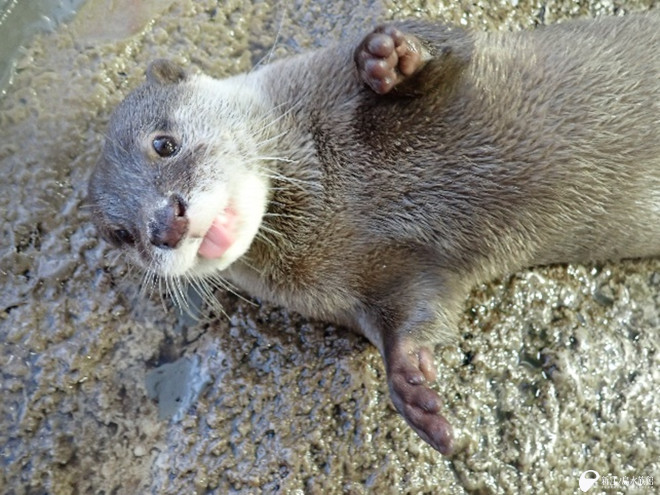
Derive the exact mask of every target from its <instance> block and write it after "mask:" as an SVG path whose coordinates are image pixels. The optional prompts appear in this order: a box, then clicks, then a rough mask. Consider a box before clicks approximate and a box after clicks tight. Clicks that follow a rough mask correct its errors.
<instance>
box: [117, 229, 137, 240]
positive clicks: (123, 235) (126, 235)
mask: <svg viewBox="0 0 660 495" xmlns="http://www.w3.org/2000/svg"><path fill="white" fill-rule="evenodd" d="M113 234H114V237H115V239H116V240H117V241H118V242H119V243H123V244H133V242H135V241H134V239H133V236H132V235H131V233H130V232H129V231H128V230H126V229H117V230H115V231H114V232H113Z"/></svg>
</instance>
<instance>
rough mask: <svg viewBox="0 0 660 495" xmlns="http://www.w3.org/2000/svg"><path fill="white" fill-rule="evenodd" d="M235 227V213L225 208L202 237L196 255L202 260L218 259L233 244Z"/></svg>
mask: <svg viewBox="0 0 660 495" xmlns="http://www.w3.org/2000/svg"><path fill="white" fill-rule="evenodd" d="M235 225H236V212H235V211H234V210H233V209H231V208H227V209H226V210H225V212H224V214H222V215H218V216H217V217H215V219H214V220H213V223H212V224H211V227H210V228H209V230H208V232H207V233H206V235H205V236H204V240H202V244H201V245H200V246H199V250H198V251H197V254H199V255H200V256H201V257H202V258H207V259H211V260H214V259H218V258H221V257H222V255H223V254H225V253H226V252H227V249H229V248H230V247H231V245H232V244H233V243H234V241H235V240H236V239H235V236H234V227H235Z"/></svg>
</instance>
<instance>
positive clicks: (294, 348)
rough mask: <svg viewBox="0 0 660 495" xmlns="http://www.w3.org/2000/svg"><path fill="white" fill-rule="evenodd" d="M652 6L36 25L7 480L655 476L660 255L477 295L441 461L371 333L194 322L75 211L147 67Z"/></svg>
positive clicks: (274, 323) (444, 481)
mask: <svg viewBox="0 0 660 495" xmlns="http://www.w3.org/2000/svg"><path fill="white" fill-rule="evenodd" d="M652 4H653V2H652V1H650V0H649V1H640V2H634V3H633V2H630V3H628V2H626V3H623V2H611V1H595V2H588V1H584V2H569V1H562V0H557V1H549V2H542V1H527V0H518V1H510V2H507V1H502V2H498V3H494V2H486V1H482V0H478V1H475V2H455V3H452V2H436V3H432V2H425V1H423V0H416V1H413V0H409V1H404V2H384V3H379V2H368V1H365V2H357V1H350V0H347V1H341V2H333V3H332V4H328V3H326V2H320V1H313V0H307V1H299V2H281V3H279V4H277V5H271V4H269V3H265V2H253V3H251V4H248V3H246V2H241V1H233V2H232V1H226V2H215V1H210V0H202V1H185V0H182V1H176V2H171V1H151V2H130V1H126V0H123V1H119V2H108V1H103V0H92V1H90V2H88V3H87V4H86V5H85V6H84V7H83V8H82V9H81V11H80V12H79V14H78V16H77V18H75V19H74V20H73V21H72V22H71V23H70V24H66V25H64V26H62V27H61V28H60V29H58V30H57V31H56V32H54V33H48V34H43V35H40V36H38V37H37V38H36V39H35V40H34V41H33V42H32V43H30V44H29V45H28V46H27V47H26V48H25V49H24V51H23V52H22V54H21V55H20V57H19V59H18V60H17V63H16V69H15V71H16V72H15V74H14V77H13V85H12V86H10V87H8V88H7V93H6V95H5V96H4V97H2V99H1V100H0V175H1V176H2V183H1V185H0V191H1V194H0V211H2V216H1V217H0V222H1V223H0V225H1V226H2V227H1V228H2V231H1V235H0V239H2V240H1V241H0V370H1V373H2V378H1V381H0V391H1V395H0V397H1V398H2V407H1V408H0V465H1V466H2V469H0V492H1V493H4V494H46V493H48V494H57V495H60V494H74V493H94V494H135V493H140V494H142V493H145V494H146V493H153V494H188V493H200V494H202V493H213V494H226V493H244V494H251V493H283V494H288V493H294V494H297V493H300V494H302V493H305V494H307V493H309V494H340V493H346V494H363V493H364V494H366V493H382V494H385V493H388V494H389V493H391V494H399V493H403V494H406V493H410V494H421V493H428V494H442V493H450V494H464V493H550V494H553V493H558V494H560V493H576V492H577V491H578V488H577V487H578V479H579V477H580V474H581V473H582V472H583V471H585V470H587V469H593V470H596V471H598V472H599V473H600V475H601V476H608V475H609V476H617V477H619V479H623V477H629V478H630V477H640V476H644V477H651V476H653V477H654V479H655V486H657V484H658V483H660V398H659V395H660V394H658V387H659V384H660V366H659V364H660V352H659V351H660V349H659V348H660V344H659V339H658V337H659V335H660V295H659V294H660V262H659V261H658V260H647V261H634V262H625V263H616V264H602V265H592V266H559V267H546V268H538V269H534V270H531V271H526V272H523V273H519V274H517V275H514V276H512V277H510V278H507V279H503V280H499V281H494V282H492V283H490V284H487V285H483V286H480V287H476V288H475V290H474V292H473V294H472V296H471V297H470V299H469V300H468V301H466V303H465V314H464V317H463V319H462V321H461V327H460V332H459V335H460V338H459V339H458V340H457V342H456V343H455V344H453V345H449V346H446V347H438V348H437V349H436V362H437V365H438V368H439V376H440V378H439V380H438V383H437V385H436V388H437V390H438V391H439V393H440V394H441V396H442V397H444V398H445V399H446V412H447V416H448V417H449V418H451V419H452V420H453V423H454V425H455V426H456V428H457V449H456V453H455V454H454V455H453V456H452V457H449V458H445V457H442V456H440V455H439V454H438V453H437V452H435V451H433V450H432V449H431V448H430V447H428V446H427V445H426V444H424V443H423V442H422V441H420V439H419V438H418V437H417V436H416V434H415V433H414V432H413V431H412V430H411V429H410V428H408V427H407V426H406V425H405V424H404V422H403V420H402V419H401V418H400V417H399V415H398V414H396V412H395V411H394V409H393V408H392V406H391V405H390V403H389V399H388V394H387V386H386V384H385V379H384V374H385V373H384V369H383V365H382V362H381V359H380V357H379V355H378V353H377V351H376V350H375V349H374V348H372V347H371V346H370V345H369V344H368V343H367V342H366V341H365V340H363V339H362V338H360V337H358V336H356V335H353V334H351V333H349V332H347V331H345V330H343V329H340V328H335V327H333V326H330V325H327V324H324V323H322V322H309V321H306V320H304V319H303V318H301V317H299V316H297V315H295V314H290V313H287V312H286V311H283V310H281V309H279V308H276V307H272V306H269V305H267V304H260V305H255V304H249V303H247V302H245V301H244V300H242V299H240V298H238V297H236V296H234V295H232V294H223V293H220V294H219V298H220V299H221V302H222V304H223V306H224V308H225V312H226V313H227V316H224V315H213V314H208V315H206V317H205V318H203V319H202V320H200V321H199V322H194V321H191V320H190V319H189V318H187V317H185V316H181V315H179V314H178V313H177V311H176V310H175V309H174V308H172V305H171V303H170V302H168V301H165V302H163V301H161V298H160V297H159V296H158V295H157V294H152V295H146V296H141V295H140V294H139V293H138V290H139V284H140V280H141V277H140V273H139V271H138V270H137V269H135V268H132V267H130V266H128V265H127V264H126V263H125V261H124V260H123V258H122V257H121V256H118V253H117V252H116V251H113V250H112V249H110V248H109V247H108V246H107V245H105V244H104V243H103V242H101V241H99V240H98V238H97V236H96V234H95V231H94V228H93V226H92V224H91V221H90V216H89V215H90V214H89V212H88V211H87V210H86V209H85V206H84V199H85V194H86V181H87V179H88V177H89V174H90V171H91V168H92V166H93V164H94V162H95V159H96V157H97V156H98V154H99V151H100V146H101V143H102V139H103V132H104V126H105V124H106V122H107V118H108V115H109V113H110V112H111V110H112V108H113V107H114V106H115V105H116V104H117V103H118V102H119V101H120V100H121V99H122V97H123V96H124V95H125V94H126V93H127V92H128V91H129V90H130V89H131V88H133V87H135V86H136V85H137V84H139V82H140V81H141V80H142V78H143V77H144V70H145V68H146V66H147V63H148V62H149V61H150V60H151V59H154V58H157V57H168V58H171V59H174V60H175V61H178V62H180V63H183V64H185V65H186V66H188V67H190V68H191V69H192V70H202V71H205V72H207V73H209V74H211V75H214V76H218V77H221V76H224V75H229V74H235V73H238V72H240V71H246V70H249V69H250V67H252V66H253V65H254V64H255V63H256V62H257V61H259V60H260V59H261V58H262V57H264V56H265V55H267V54H268V53H269V52H271V48H273V45H274V44H275V46H274V48H273V49H272V53H273V56H275V57H280V56H285V55H287V54H291V53H295V52H298V51H301V50H303V49H307V48H310V47H314V46H320V45H323V44H324V43H327V42H328V40H333V39H339V38H342V37H343V36H346V35H347V33H349V32H351V31H352V30H354V29H356V27H355V26H361V27H360V29H363V28H364V27H365V26H367V25H371V24H373V23H375V22H376V20H377V19H378V20H383V19H389V18H404V17H410V16H419V17H423V18H429V19H431V18H433V19H439V20H443V21H447V22H453V23H457V24H461V25H465V26H468V27H470V28H474V29H490V30H494V29H528V28H532V27H533V26H535V25H537V24H542V23H553V22H558V21H560V20H562V19H566V18H569V17H584V16H594V15H597V14H607V15H614V14H621V13H623V12H627V11H630V10H644V9H646V8H648V7H650V6H652ZM113 6H114V7H113ZM111 7H112V8H114V10H110V11H108V10H107V9H108V8H111ZM127 17H128V18H130V21H131V22H130V23H127V22H126V19H127ZM166 364H169V365H170V367H164V365H166ZM167 373H173V374H174V375H176V376H180V377H183V378H182V383H189V381H190V380H191V377H192V378H194V380H192V381H193V382H194V383H196V384H197V385H196V387H197V388H196V389H194V390H193V388H191V387H188V388H186V387H183V388H178V389H177V388H176V387H175V388H174V391H173V392H172V391H169V390H170V389H167V388H166V387H165V385H162V384H161V381H159V379H160V378H159V377H161V376H162V375H163V374H167ZM177 374H178V375H177ZM174 375H166V376H174ZM170 382H171V380H170ZM164 387H165V388H164ZM181 391H182V392H183V395H181V396H179V395H178V394H179V392H181ZM159 394H160V395H159ZM186 394H188V395H187V398H188V400H187V401H185V399H186ZM197 395H199V397H197ZM152 397H159V398H160V400H161V410H160V411H159V407H158V404H157V403H156V400H155V399H153V398H152ZM177 399H180V400H179V402H181V401H182V400H183V401H184V404H185V406H186V407H183V408H178V409H177V407H176V404H177ZM166 401H169V403H170V404H174V405H172V408H171V409H170V410H166V411H165V412H163V404H164V403H165V402H166ZM168 411H169V412H168ZM654 490H655V489H654V488H649V487H638V488H636V489H634V490H633V489H632V488H630V489H628V488H621V491H623V492H625V493H654Z"/></svg>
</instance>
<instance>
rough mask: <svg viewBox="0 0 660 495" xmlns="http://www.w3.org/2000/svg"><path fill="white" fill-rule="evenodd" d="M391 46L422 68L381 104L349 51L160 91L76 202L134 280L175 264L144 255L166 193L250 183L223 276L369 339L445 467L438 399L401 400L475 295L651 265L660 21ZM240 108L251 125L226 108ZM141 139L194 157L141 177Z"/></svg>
mask: <svg viewBox="0 0 660 495" xmlns="http://www.w3.org/2000/svg"><path fill="white" fill-rule="evenodd" d="M397 26H398V28H399V29H400V30H401V31H403V32H405V33H411V34H412V35H414V36H416V37H417V38H418V39H419V40H420V41H421V42H422V44H423V45H424V47H425V48H426V50H428V52H429V53H430V54H431V55H432V59H431V60H430V61H429V62H428V63H426V65H425V66H424V67H423V68H422V69H421V70H420V71H419V72H418V73H417V74H416V75H414V76H412V77H410V78H409V79H407V80H406V81H404V82H403V83H402V84H400V85H398V86H397V87H396V88H395V89H394V90H393V91H392V92H390V93H388V94H386V95H377V94H375V93H374V92H373V91H371V90H370V89H369V88H367V87H366V86H365V84H364V82H363V81H362V80H361V78H360V77H358V73H357V70H356V68H355V64H354V62H353V56H354V51H355V49H356V47H357V46H359V43H360V41H361V39H362V38H359V37H358V38H356V39H355V40H354V42H352V43H345V44H342V45H338V46H333V47H329V48H327V49H324V50H320V51H317V52H311V53H308V54H304V55H301V56H298V57H294V58H291V59H287V60H283V61H280V62H276V63H273V64H270V65H267V66H265V67H263V68H260V69H259V70H256V71H254V72H252V73H250V74H247V75H243V76H238V77H236V78H233V79H230V80H228V82H227V83H225V88H230V90H226V91H225V92H224V93H223V92H222V91H217V92H216V89H212V87H211V86H212V85H209V86H208V87H207V86H206V84H207V80H206V79H203V80H201V79H199V76H184V77H183V78H181V77H179V76H180V74H178V73H176V71H175V72H174V73H172V74H160V75H156V76H155V77H154V78H152V80H151V81H149V82H147V83H146V84H145V85H144V86H143V87H142V88H140V89H138V90H137V93H134V94H133V95H131V96H130V97H129V104H125V105H124V106H123V107H121V108H120V109H119V110H118V114H119V116H118V117H115V119H114V120H113V122H112V123H111V126H110V130H109V135H110V139H109V141H108V144H106V149H105V151H104V154H103V157H102V159H101V161H100V163H99V166H98V167H97V169H96V171H95V174H94V177H93V179H92V182H91V187H90V198H91V200H92V203H93V204H95V205H97V213H98V215H97V219H96V220H97V225H98V226H99V229H100V231H101V232H109V231H111V230H112V227H113V226H114V225H117V224H118V223H123V224H126V225H130V226H131V229H132V230H133V232H134V233H135V236H136V237H137V238H138V241H137V243H136V244H137V248H136V249H135V251H137V252H140V253H141V254H140V255H139V256H137V257H136V258H137V259H138V261H139V262H140V263H142V264H143V265H145V266H147V267H148V268H150V269H151V270H153V271H155V272H158V273H165V274H167V269H165V268H164V265H160V263H161V261H159V260H160V259H161V258H160V257H161V256H165V257H171V256H176V253H167V254H163V253H158V252H155V250H154V249H153V248H152V247H150V246H149V245H148V242H145V241H144V240H143V237H142V233H141V229H142V227H141V226H142V225H144V219H142V220H139V221H138V219H137V218H138V217H139V216H145V215H146V216H147V217H148V216H149V212H150V211H152V210H153V205H154V204H157V203H159V201H160V202H162V198H163V197H164V196H165V195H166V194H167V193H168V191H172V190H178V191H181V192H182V194H184V195H186V194H187V195H191V196H194V195H195V194H197V193H198V192H199V191H198V190H199V188H200V183H203V182H209V176H211V175H213V174H214V173H215V172H213V171H212V169H213V167H219V168H220V170H221V172H217V174H218V175H217V178H216V179H214V180H212V181H210V182H211V183H212V185H211V186H209V187H211V188H213V187H215V186H214V185H213V184H216V182H218V181H220V182H221V185H222V187H220V189H219V191H220V192H219V193H218V194H220V195H222V194H225V193H224V192H222V191H224V190H225V189H226V187H225V186H226V184H230V183H231V184H234V183H235V184H238V185H239V186H240V184H241V180H243V178H244V175H245V174H247V175H249V176H250V177H252V180H254V181H256V182H257V183H258V184H263V185H265V186H266V188H265V190H267V191H268V192H267V193H266V194H267V197H265V198H258V199H259V200H261V199H263V200H264V211H263V212H262V214H263V218H262V222H261V226H260V230H259V232H258V234H257V235H256V237H254V240H253V241H252V243H251V244H250V246H249V250H247V252H246V253H245V254H243V255H242V256H239V257H238V258H237V259H236V260H235V261H234V262H233V263H231V264H230V265H229V266H228V267H227V268H226V269H224V270H222V272H221V275H222V276H223V277H226V278H228V279H229V280H231V281H233V282H234V283H235V284H237V285H238V286H240V287H241V288H243V289H244V290H246V291H247V292H248V293H250V294H253V295H257V296H259V297H262V298H266V299H269V300H271V301H275V302H277V303H280V304H282V305H284V306H287V307H289V308H292V309H295V310H297V311H299V312H301V313H303V314H306V315H308V316H312V317H317V318H322V319H326V320H330V321H335V322H338V323H341V324H344V325H348V326H350V327H352V328H354V329H356V330H358V331H360V332H362V333H363V334H365V335H366V336H367V337H368V338H369V339H370V340H371V341H372V342H373V343H374V344H375V345H376V346H377V347H378V348H379V349H380V350H381V352H382V354H383V356H384V358H385V363H386V367H387V370H388V377H389V380H390V389H391V390H392V396H393V400H394V402H395V404H396V405H397V409H399V411H401V412H402V414H403V415H404V417H406V419H408V421H409V422H411V424H413V427H415V429H416V430H417V431H418V433H420V435H421V436H422V437H423V438H424V439H425V440H427V441H430V443H431V444H433V445H434V446H435V447H436V448H439V449H440V450H442V451H448V450H449V449H450V448H451V440H450V439H447V438H446V436H447V435H446V434H450V430H448V426H446V425H444V424H438V423H433V421H435V420H433V419H432V418H431V419H430V420H429V419H428V418H427V419H419V418H417V416H415V415H416V414H418V413H419V414H424V409H425V407H424V405H423V402H424V401H425V400H431V399H430V398H429V397H430V396H429V395H428V394H427V392H426V390H427V387H426V386H424V390H425V391H424V393H423V394H422V395H423V398H414V395H415V393H416V392H414V391H415V390H418V389H414V387H412V388H411V383H412V382H411V380H413V378H411V377H412V376H413V375H414V370H415V369H417V370H421V371H422V375H423V377H422V381H423V378H424V377H426V378H427V379H431V378H430V377H432V376H433V374H432V373H426V368H428V366H427V365H428V363H427V361H428V360H429V358H428V356H426V355H425V354H424V352H423V351H424V346H426V345H428V344H433V343H437V342H440V341H442V340H443V339H446V338H448V337H450V336H451V335H454V334H455V332H456V329H455V322H456V317H457V315H458V314H459V313H460V311H461V310H462V309H463V307H462V305H463V302H464V300H465V297H466V294H467V292H468V291H469V289H470V288H471V287H472V286H473V285H474V284H475V283H477V282H480V281H484V280H488V279H490V278H492V277H494V276H497V275H500V274H504V273H508V272H512V271H515V270H518V269H521V268H524V267H527V266H531V265H539V264H548V263H557V262H560V263H561V262H584V261H591V260H605V259H620V258H627V257H643V256H654V255H658V254H660V106H659V105H660V103H659V102H660V50H658V48H659V47H660V16H658V15H657V14H655V13H653V14H647V15H636V16H630V17H627V18H604V19H599V20H595V21H594V20H592V21H577V22H570V23H565V24H561V25H557V26H552V27H548V28H542V29H537V30H534V31H531V32H520V33H492V34H488V33H472V32H467V31H464V30H462V29H459V28H452V27H447V26H438V25H432V24H428V23H422V22H418V21H414V22H405V23H399V24H397ZM243 87H244V88H247V90H248V92H249V93H250V94H252V95H256V96H254V98H253V99H250V98H248V99H247V100H246V101H248V102H252V105H253V106H252V107H250V105H247V106H246V105H240V104H236V103H234V102H232V99H231V98H232V94H233V93H232V92H235V91H236V90H237V89H238V88H243ZM203 88H207V89H203ZM218 101H221V102H222V104H219V103H217V102H218ZM209 108H211V110H209ZM214 112H216V113H218V112H220V115H216V114H215V113H214ZM145 113H147V114H149V116H148V118H145V115H144V114H145ZM151 114H154V115H151ZM182 115H183V117H182ZM186 115H187V116H186ZM174 116H178V117H174ZM193 120H194V121H195V122H196V123H195V124H192V123H191V121H193ZM127 121H128V122H129V124H126V122H127ZM130 122H133V123H134V124H131V123H130ZM138 122H142V123H143V124H142V125H141V127H140V126H138V127H137V128H135V127H131V125H138V124H137V123H138ZM145 122H148V123H151V124H149V125H152V126H156V127H158V126H159V125H161V124H162V123H165V125H166V126H169V128H171V130H172V132H179V133H181V135H186V136H188V138H187V139H188V142H187V144H186V148H185V149H184V150H182V154H181V156H180V157H179V158H177V159H176V160H174V161H173V162H172V163H170V164H169V165H168V167H161V168H160V169H159V166H156V167H152V168H148V169H146V170H145V167H144V165H143V164H141V162H140V160H142V162H143V161H144V159H143V158H141V157H140V156H139V155H140V153H144V152H142V151H140V152H138V151H136V150H139V149H140V147H141V146H142V144H139V143H140V142H141V141H140V139H142V138H139V139H138V138H137V137H136V136H144V135H147V134H148V132H147V130H148V131H149V132H152V130H151V128H149V129H147V130H145V129H144V127H145V125H146V124H144V123H145ZM227 122H229V124H227ZM149 125H146V127H149ZM191 126H192V127H191ZM201 129H204V130H205V131H208V132H207V133H206V134H204V133H202V132H200V131H201ZM218 129H222V130H223V132H224V133H225V134H226V136H229V140H228V141H227V139H223V140H222V141H220V142H217V141H216V140H215V139H216V138H215V137H214V136H216V137H217V135H218V134H217V133H218V132H220V131H219V130H218ZM195 133H197V134H198V137H197V138H195V139H193V140H190V139H189V136H190V135H191V134H195ZM234 142H235V143H236V146H235V147H232V146H231V143H234ZM127 154H128V155H131V156H133V158H131V159H130V160H129V161H130V163H131V165H126V155H127ZM200 156H203V157H204V158H203V160H201V161H203V163H204V165H203V166H202V165H200V160H199V159H198V157H200ZM209 167H210V168H209ZM159 170H160V171H159ZM236 177H239V179H240V180H238V179H236ZM235 179H236V180H235ZM200 181H201V182H200ZM223 181H224V182H223ZM128 182H130V183H131V184H134V185H130V186H129V185H127V183H128ZM145 191H146V192H145ZM242 194H244V195H247V196H248V197H249V195H250V194H253V192H252V189H245V190H244V191H243V193H242ZM259 194H261V193H259ZM136 212H139V214H138V213H136ZM186 263H188V262H186ZM193 263H194V261H193ZM184 265H185V264H184ZM182 266H183V265H182ZM184 268H185V266H184ZM223 268H224V267H223ZM212 270H213V267H212V266H201V267H200V266H189V267H188V269H187V270H185V277H187V278H191V279H197V278H203V277H204V276H205V275H206V274H208V273H209V272H211V271H212ZM431 367H432V363H431ZM402 370H403V371H402ZM411 370H412V371H411ZM418 378H419V376H418V375H415V378H414V380H417V379H418ZM401 380H403V383H401ZM414 380H413V381H414ZM415 385H416V384H415ZM428 393H431V392H430V390H428ZM402 397H403V399H402ZM420 397H421V396H420ZM411 404H412V405H414V406H415V407H417V409H415V410H413V411H411V410H410V409H406V408H407V407H408V406H411ZM420 404H421V405H420ZM420 411H421V412H420ZM429 411H431V414H432V415H435V413H436V412H437V411H436V409H435V406H433V405H432V406H430V408H429ZM427 412H428V411H427ZM417 420H419V421H417ZM415 421H417V423H415ZM426 421H431V422H430V423H427V422H426ZM420 425H421V426H420ZM443 428H444V429H445V430H446V431H443V432H442V433H443V435H445V436H444V437H442V438H429V435H430V436H431V437H432V436H433V434H434V431H436V430H442V429H443Z"/></svg>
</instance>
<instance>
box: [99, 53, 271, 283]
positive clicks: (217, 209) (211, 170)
mask: <svg viewBox="0 0 660 495" xmlns="http://www.w3.org/2000/svg"><path fill="white" fill-rule="evenodd" d="M247 83H248V81H246V80H245V79H241V80H231V79H230V80H226V81H218V80H213V79H210V78H208V77H205V76H189V75H187V74H185V73H184V72H183V71H182V70H181V69H180V68H179V67H178V66H176V65H174V64H172V63H170V62H166V61H156V62H154V63H153V64H152V65H151V66H150V67H149V70H148V73H147V82H146V83H145V84H143V85H142V86H141V87H139V88H138V89H136V90H135V91H134V92H133V93H131V94H130V95H129V96H128V97H127V98H126V100H124V102H122V103H121V105H120V106H119V107H118V108H117V109H116V110H115V112H114V114H113V116H112V118H111V120H110V125H109V129H108V134H107V140H106V143H105V146H104V149H103V153H102V155H101V157H100V159H99V161H98V164H97V166H96V168H95V170H94V172H93V175H92V178H91V181H90V188H89V199H90V202H91V205H92V211H93V214H94V222H95V224H96V226H97V228H98V231H99V232H100V234H101V235H102V236H103V237H104V238H105V239H106V240H108V241H109V242H111V243H112V244H114V245H115V246H118V247H120V248H122V249H124V250H126V251H127V252H128V253H129V254H130V256H131V258H132V259H133V260H134V261H136V262H137V263H138V264H140V265H142V266H143V267H144V268H146V269H147V270H150V271H152V272H155V273H157V274H159V275H163V276H166V277H169V276H180V275H185V276H192V277H196V276H203V275H206V274H209V273H213V272H216V271H218V270H223V269H225V268H227V267H228V266H229V265H230V264H231V263H233V262H234V261H236V260H237V259H238V258H239V257H241V256H242V255H243V254H244V253H245V252H246V251H247V250H248V248H249V247H250V244H251V243H252V240H253V238H254V237H255V235H256V233H257V231H258V229H259V226H260V224H261V219H262V217H263V214H264V212H265V209H266V204H267V201H268V198H267V196H268V181H267V179H266V177H265V176H264V175H263V174H261V173H260V171H259V170H258V159H257V156H258V150H259V144H260V143H262V142H264V141H265V137H264V136H261V135H260V129H255V128H254V126H253V127H252V128H249V126H248V125H247V123H248V122H263V113H260V112H263V110H262V109H263V108H264V102H263V101H260V100H259V99H258V98H257V97H256V96H255V94H256V92H252V91H251V89H250V87H249V84H247ZM260 115H261V116H260Z"/></svg>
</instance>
